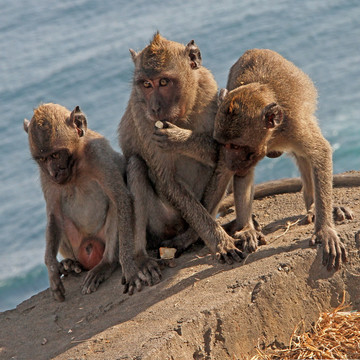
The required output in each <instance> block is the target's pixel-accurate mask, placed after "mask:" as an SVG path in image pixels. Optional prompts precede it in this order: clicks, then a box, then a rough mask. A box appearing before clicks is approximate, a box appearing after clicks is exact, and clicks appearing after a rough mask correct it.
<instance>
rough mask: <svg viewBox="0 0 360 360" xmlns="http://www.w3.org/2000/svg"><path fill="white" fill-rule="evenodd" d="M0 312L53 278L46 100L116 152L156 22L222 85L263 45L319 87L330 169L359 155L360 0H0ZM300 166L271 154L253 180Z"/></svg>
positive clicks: (344, 166) (292, 172) (342, 167)
mask: <svg viewBox="0 0 360 360" xmlns="http://www.w3.org/2000/svg"><path fill="white" fill-rule="evenodd" d="M0 9H1V10H0V66H1V67H0V109H1V117H0V137H1V141H0V169H1V172H0V179H1V187H0V213H1V217H0V226H1V231H0V311H3V310H6V309H10V308H13V307H15V306H16V305H17V304H19V303H20V302H21V301H23V300H24V299H26V298H28V297H30V296H31V295H33V294H35V293H36V292H38V291H40V290H43V289H45V288H46V287H48V280H47V271H46V268H45V266H44V264H43V256H44V248H45V240H44V232H45V225H46V217H45V203H44V200H43V196H42V193H41V190H40V185H39V181H38V169H37V167H36V164H35V163H34V162H33V161H32V160H31V157H30V153H29V149H28V142H27V136H26V134H25V132H24V131H23V125H22V123H23V119H24V117H27V118H29V119H30V118H31V116H32V110H33V109H34V108H35V107H36V106H37V105H39V104H40V103H41V102H56V103H60V104H62V105H64V106H66V107H68V108H69V109H72V108H74V107H75V106H76V105H80V106H81V108H82V109H83V111H84V112H85V113H86V114H87V116H88V121H89V126H90V127H91V128H92V129H94V130H96V131H98V132H100V133H102V134H103V135H105V136H106V137H107V138H108V139H109V140H110V142H111V144H112V145H113V146H114V148H116V149H117V150H119V147H118V144H117V137H116V129H117V125H118V122H119V120H120V118H121V116H122V113H123V112H124V110H125V107H126V103H127V100H128V97H129V91H130V84H131V76H132V69H133V66H132V61H131V58H130V55H129V51H128V49H129V48H133V49H135V50H141V49H142V48H143V47H144V46H146V45H147V44H148V42H149V40H150V39H151V37H152V35H153V33H154V32H155V31H156V30H159V31H160V32H161V34H162V35H164V36H165V37H167V38H169V39H171V40H175V41H179V42H181V43H187V42H188V41H190V40H191V39H194V40H195V41H196V43H197V44H198V46H199V47H200V49H201V52H202V56H203V64H204V65H205V66H206V67H208V68H209V69H210V70H211V71H212V72H213V74H214V76H215V78H216V80H217V82H218V84H219V87H224V86H225V85H226V80H227V73H228V71H229V68H230V66H231V65H232V64H233V63H234V62H235V61H236V60H237V59H238V57H239V56H240V55H241V54H242V53H243V52H244V51H245V50H247V49H250V48H255V47H256V48H270V49H273V50H275V51H278V52H279V53H281V54H282V55H283V56H285V57H286V58H288V59H290V60H291V61H293V62H294V63H295V64H296V65H298V66H299V67H301V68H302V69H303V70H304V71H305V72H306V73H308V74H309V75H310V77H311V78H312V79H313V81H314V82H315V84H316V86H317V88H318V91H319V109H318V112H317V115H318V118H319V124H320V127H321V129H322V131H323V133H324V135H325V137H326V138H327V139H328V140H329V141H330V143H331V144H332V146H333V149H334V157H333V158H334V172H336V173H337V172H342V171H346V170H351V169H357V170H358V169H359V165H360V159H359V157H360V125H359V120H358V117H359V114H360V20H359V19H360V2H358V1H356V0H342V1H339V0H327V1H313V0H303V1H285V0H273V1H266V0H243V1H241V2H240V1H235V0H223V1H218V0H209V1H196V0H195V1H194V0H191V1H189V0H183V1H172V2H164V1H159V0H156V1H151V2H150V1H141V0H134V1H116V0H109V1H102V2H100V1H94V0H62V1H53V0H50V1H49V0H26V1H25V0H18V1H6V0H0ZM291 176H298V172H297V170H296V167H295V166H294V165H293V163H292V161H291V160H290V159H289V158H286V157H281V158H278V159H271V160H270V159H267V160H264V161H262V162H261V163H260V165H259V166H258V167H257V169H256V181H257V182H262V181H266V180H271V179H277V178H281V177H291Z"/></svg>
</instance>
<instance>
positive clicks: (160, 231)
mask: <svg viewBox="0 0 360 360" xmlns="http://www.w3.org/2000/svg"><path fill="white" fill-rule="evenodd" d="M130 52H131V55H132V59H133V62H134V64H135V70H134V78H133V88H132V92H131V96H130V100H129V103H128V106H127V109H126V112H125V114H124V116H123V117H122V119H121V122H120V125H119V142H120V146H121V148H122V151H123V154H124V155H125V157H126V159H127V160H128V166H127V176H128V186H129V188H130V190H131V192H132V194H133V196H134V213H135V258H136V260H137V263H138V265H139V266H140V268H141V269H144V270H143V271H146V269H147V271H148V273H150V274H152V275H153V276H152V279H153V281H154V282H155V281H158V280H159V272H158V271H157V270H156V269H158V264H157V262H156V261H155V260H154V259H152V258H150V257H149V256H148V254H147V251H146V246H147V245H152V246H159V245H160V244H161V243H162V242H163V241H164V240H168V241H167V242H166V244H167V245H168V246H172V247H176V248H177V249H178V250H180V251H181V250H183V249H184V248H186V247H187V246H188V245H189V244H191V243H192V242H194V241H195V240H196V239H197V238H198V237H201V239H202V240H203V241H204V242H205V243H206V245H207V246H208V247H209V249H210V250H211V252H212V253H213V254H215V255H216V257H217V258H218V260H219V261H220V262H224V261H226V262H228V263H232V262H233V261H240V260H241V257H242V253H241V252H240V251H239V250H238V249H237V248H236V247H235V245H234V240H233V239H232V238H231V237H230V236H229V235H227V233H226V232H225V231H224V230H223V229H222V228H221V227H220V226H219V225H218V224H217V223H216V221H215V220H214V214H215V213H216V208H217V206H218V203H219V202H220V200H221V197H222V196H223V194H220V195H219V197H220V198H219V199H215V198H214V197H213V195H212V194H211V191H208V185H209V184H210V183H211V179H212V177H213V176H214V174H215V173H216V171H215V170H214V168H215V166H214V164H215V163H216V162H217V156H218V144H217V143H216V142H215V141H214V139H213V138H212V133H213V124H214V118H215V114H216V111H217V98H218V96H217V85H216V82H215V80H214V78H213V76H212V74H211V73H210V72H209V70H207V69H206V68H205V67H203V66H201V54H200V50H199V48H198V47H197V46H196V44H195V43H194V41H190V42H189V43H188V44H187V45H186V46H184V45H182V44H180V43H177V42H173V41H169V40H167V39H165V38H164V37H162V36H161V35H160V34H159V33H157V34H155V35H154V37H153V39H152V41H151V43H150V44H149V45H148V46H146V47H145V48H144V49H143V50H142V51H141V52H139V53H136V52H135V51H133V50H130ZM172 141H173V142H174V148H173V147H172V146H171V144H172ZM226 185H227V184H226ZM225 188H226V186H225V187H224V189H225ZM224 191H225V190H224ZM205 207H206V208H205ZM206 209H207V210H208V211H209V212H208V211H207V210H206ZM147 235H148V236H147ZM147 239H148V240H147ZM147 241H148V243H147Z"/></svg>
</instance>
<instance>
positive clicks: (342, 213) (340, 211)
mask: <svg viewBox="0 0 360 360" xmlns="http://www.w3.org/2000/svg"><path fill="white" fill-rule="evenodd" d="M333 217H334V220H335V221H343V220H345V219H347V220H353V219H354V213H353V212H352V211H351V209H350V208H348V207H344V206H334V208H333Z"/></svg>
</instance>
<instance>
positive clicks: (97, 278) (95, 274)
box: [81, 261, 117, 294]
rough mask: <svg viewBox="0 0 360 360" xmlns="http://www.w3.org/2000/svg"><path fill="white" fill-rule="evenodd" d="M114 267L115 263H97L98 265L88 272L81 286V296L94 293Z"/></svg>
mask: <svg viewBox="0 0 360 360" xmlns="http://www.w3.org/2000/svg"><path fill="white" fill-rule="evenodd" d="M116 267H117V263H116V262H114V263H109V262H107V261H101V262H99V264H97V265H96V266H95V267H94V268H92V269H91V270H90V271H88V273H87V275H86V277H85V279H84V282H83V284H82V290H81V292H82V293H83V294H91V293H92V292H94V291H96V289H97V288H98V287H99V285H100V284H101V283H102V282H104V281H105V280H106V279H108V278H109V277H110V275H111V274H112V273H113V271H114V270H115V269H116Z"/></svg>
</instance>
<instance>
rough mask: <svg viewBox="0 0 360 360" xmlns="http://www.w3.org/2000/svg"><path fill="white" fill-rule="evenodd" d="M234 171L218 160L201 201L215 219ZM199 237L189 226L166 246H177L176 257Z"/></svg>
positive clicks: (168, 241) (166, 242)
mask: <svg viewBox="0 0 360 360" xmlns="http://www.w3.org/2000/svg"><path fill="white" fill-rule="evenodd" d="M232 175H233V173H232V172H231V171H229V170H228V168H227V166H226V165H225V163H224V162H223V161H218V163H217V166H216V169H215V171H214V173H213V175H212V177H211V179H210V181H209V184H208V185H207V187H206V189H205V193H204V196H203V199H202V201H201V203H202V204H203V206H204V207H205V209H206V210H207V211H208V212H209V213H210V215H211V216H212V217H213V218H214V219H215V216H216V215H217V212H218V208H219V205H220V202H221V201H222V199H223V198H224V196H225V192H226V189H227V188H228V185H229V182H230V180H231V177H232ZM198 238H199V235H198V234H197V232H196V231H195V230H194V229H193V228H192V227H189V229H188V230H186V231H185V233H183V234H180V235H178V236H176V237H175V238H173V239H170V240H167V241H164V242H163V244H164V246H169V247H175V248H176V249H177V251H176V257H177V256H179V255H180V254H181V253H182V252H183V251H185V250H186V249H187V248H188V247H189V246H191V245H192V244H193V243H194V242H196V241H197V240H198Z"/></svg>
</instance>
